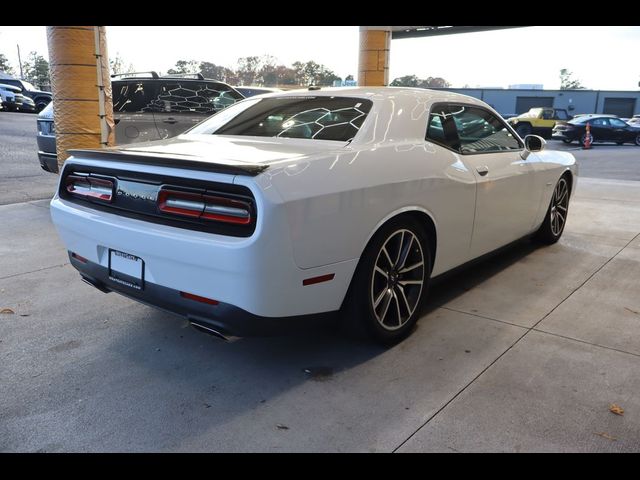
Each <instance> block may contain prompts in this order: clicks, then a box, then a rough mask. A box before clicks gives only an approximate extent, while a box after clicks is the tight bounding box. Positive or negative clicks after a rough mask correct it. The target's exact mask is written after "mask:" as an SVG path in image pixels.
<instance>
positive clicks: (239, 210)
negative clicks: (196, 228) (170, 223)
mask: <svg viewBox="0 0 640 480" xmlns="http://www.w3.org/2000/svg"><path fill="white" fill-rule="evenodd" d="M158 209H159V210H160V211H161V212H163V213H171V214H174V215H180V216H184V217H191V218H201V219H203V220H214V221H218V222H225V223H235V224H239V225H248V224H249V223H251V206H250V205H249V203H247V202H243V201H241V200H234V199H231V198H226V197H218V196H214V195H206V194H201V193H190V192H180V191H177V190H169V189H164V190H160V192H159V193H158Z"/></svg>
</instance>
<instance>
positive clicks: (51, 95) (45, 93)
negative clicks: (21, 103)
mask: <svg viewBox="0 0 640 480" xmlns="http://www.w3.org/2000/svg"><path fill="white" fill-rule="evenodd" d="M27 92H29V93H34V94H37V95H46V96H48V97H53V94H52V93H51V92H45V91H44V90H27Z"/></svg>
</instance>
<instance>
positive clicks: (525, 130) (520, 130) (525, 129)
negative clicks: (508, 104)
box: [515, 123, 531, 139]
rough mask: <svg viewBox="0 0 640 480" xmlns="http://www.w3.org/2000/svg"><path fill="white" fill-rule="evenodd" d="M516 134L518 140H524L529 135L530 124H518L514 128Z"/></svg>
mask: <svg viewBox="0 0 640 480" xmlns="http://www.w3.org/2000/svg"><path fill="white" fill-rule="evenodd" d="M515 130H516V133H517V134H518V135H520V138H522V139H524V137H526V136H527V135H529V134H530V133H531V124H529V123H519V124H518V125H517V126H516V128H515Z"/></svg>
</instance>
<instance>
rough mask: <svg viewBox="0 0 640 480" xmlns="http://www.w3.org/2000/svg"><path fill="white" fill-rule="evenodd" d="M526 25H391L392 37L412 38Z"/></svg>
mask: <svg viewBox="0 0 640 480" xmlns="http://www.w3.org/2000/svg"><path fill="white" fill-rule="evenodd" d="M524 26H525V25H518V26H504V25H503V26H497V27H489V26H480V27H453V26H452V27H446V26H431V27H391V38H393V39H397V38H412V37H432V36H435V35H451V34H454V33H471V32H485V31H488V30H501V29H503V28H523V27H524Z"/></svg>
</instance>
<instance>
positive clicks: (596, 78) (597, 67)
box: [0, 26, 640, 90]
mask: <svg viewBox="0 0 640 480" xmlns="http://www.w3.org/2000/svg"><path fill="white" fill-rule="evenodd" d="M107 42H108V49H109V55H110V56H111V57H114V56H115V55H116V54H119V55H120V56H121V57H122V58H123V59H124V60H125V62H126V64H129V63H131V64H133V65H134V67H135V68H136V70H139V71H147V70H156V71H158V72H166V71H167V70H168V69H169V68H171V67H172V66H173V65H174V64H175V62H176V61H177V60H192V59H193V60H197V61H208V62H212V63H215V64H217V65H224V66H228V67H231V68H235V66H236V65H237V59H238V58H239V57H244V56H250V55H258V56H260V55H265V54H268V55H272V56H274V57H276V58H277V59H278V61H279V62H280V63H284V64H285V65H291V64H292V63H293V62H295V61H297V60H300V61H308V60H314V61H315V62H317V63H321V64H324V65H326V66H327V67H328V68H330V69H332V70H333V71H334V72H335V73H336V74H337V75H338V76H341V77H342V78H344V77H346V76H347V75H349V74H351V75H354V77H357V69H358V27H357V26H351V27H350V26H339V27H321V26H312V27H307V26H300V27H296V26H286V27H274V26H271V27H240V26H239V27H229V26H226V27H197V26H189V27H167V26H163V27H149V26H147V27H133V26H129V27H124V26H113V27H107ZM16 44H19V45H20V51H21V55H22V59H23V61H24V59H25V58H26V56H27V54H28V53H29V52H30V51H32V50H36V51H38V52H39V53H41V54H42V55H45V56H47V39H46V27H15V26H11V27H3V26H0V53H3V54H4V55H6V56H7V58H8V59H9V61H10V62H11V64H12V65H13V66H14V68H15V69H16V71H17V70H18V68H17V66H18V59H17V49H16ZM633 52H640V27H623V26H616V27H605V26H603V27H598V26H588V27H580V26H570V27H562V26H553V27H528V28H518V29H507V30H497V31H490V32H478V33H470V34H461V35H444V36H440V37H424V38H411V39H401V40H393V41H392V42H391V61H390V80H392V79H393V78H396V77H400V76H403V75H417V76H418V77H420V78H427V77H429V76H431V77H443V78H444V79H446V80H447V81H449V82H450V83H451V85H452V86H454V87H463V86H465V85H467V86H470V87H477V86H481V87H505V88H506V87H508V86H509V85H511V84H542V85H544V88H548V89H556V88H559V86H560V80H559V72H560V69H562V68H566V69H568V70H569V71H571V72H573V78H575V79H578V80H580V81H581V83H582V85H583V86H585V87H587V88H592V89H600V90H638V88H639V86H638V82H640V64H639V63H638V62H637V61H635V57H636V55H634V53H633Z"/></svg>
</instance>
